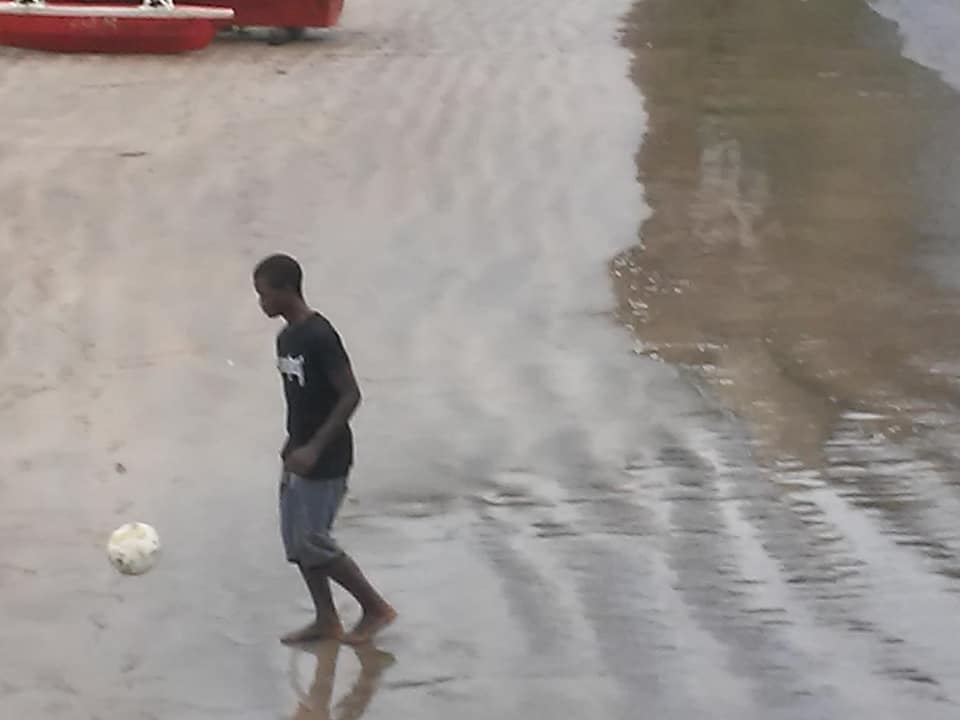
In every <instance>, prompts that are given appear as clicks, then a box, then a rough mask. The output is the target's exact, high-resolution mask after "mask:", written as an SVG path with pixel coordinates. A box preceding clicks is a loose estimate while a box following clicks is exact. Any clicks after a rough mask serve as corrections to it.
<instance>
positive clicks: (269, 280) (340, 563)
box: [253, 254, 397, 644]
mask: <svg viewBox="0 0 960 720" xmlns="http://www.w3.org/2000/svg"><path fill="white" fill-rule="evenodd" d="M253 282H254V287H255V289H256V291H257V295H258V296H259V298H260V307H261V308H262V309H263V312H264V313H265V314H266V316H267V317H270V318H275V317H278V316H279V317H283V319H284V320H286V323H287V324H286V327H284V329H283V330H282V331H281V332H280V334H279V335H278V336H277V367H278V369H279V370H280V375H281V377H282V379H283V390H284V396H285V399H286V404H287V440H286V442H285V443H284V446H283V449H282V450H281V451H280V456H281V458H282V460H283V473H282V476H281V481H280V526H281V534H282V536H283V544H284V549H285V552H286V556H287V560H289V561H290V562H291V563H293V564H295V565H297V567H298V568H299V569H300V573H301V574H302V575H303V579H304V581H305V582H306V585H307V589H308V590H309V591H310V596H311V597H312V599H313V604H314V607H315V608H316V619H315V620H314V622H312V623H311V624H309V625H307V626H306V627H304V628H302V629H301V630H297V631H294V632H292V633H289V634H288V635H285V636H283V638H282V641H283V642H284V643H288V644H290V643H299V642H308V641H314V640H321V639H327V638H334V639H341V640H343V641H344V642H347V643H350V644H359V643H362V642H366V641H367V640H370V639H371V638H372V637H373V636H374V634H376V633H377V632H378V631H379V630H381V629H382V628H384V627H386V626H387V625H389V624H390V623H391V622H393V620H394V619H395V618H396V616H397V613H396V611H395V610H394V609H393V608H392V607H391V606H390V605H389V604H388V603H387V602H386V601H385V600H384V599H383V598H382V597H381V596H380V594H379V593H378V592H377V591H376V590H375V589H374V588H373V586H372V585H371V584H370V583H369V582H368V581H367V579H366V578H365V577H364V575H363V573H362V572H361V571H360V568H359V567H357V564H356V563H355V562H354V561H353V560H352V559H351V558H350V556H349V555H347V554H346V553H345V552H344V551H343V550H342V549H341V548H340V546H339V545H337V543H336V541H335V540H334V539H333V537H332V535H331V529H332V527H333V521H334V518H335V517H336V514H337V511H338V510H339V509H340V504H341V502H342V501H343V497H344V495H345V494H346V492H347V478H348V475H349V473H350V469H351V468H352V466H353V434H352V432H351V430H350V425H349V421H350V418H351V417H352V415H353V412H354V410H356V408H357V406H358V405H359V404H360V389H359V387H357V381H356V378H355V377H354V374H353V370H352V369H351V365H350V359H349V358H348V356H347V353H346V350H345V349H344V347H343V343H342V342H341V340H340V336H339V335H338V334H337V331H336V330H335V329H334V327H333V325H331V324H330V322H329V321H328V320H327V319H326V318H325V317H323V315H321V314H320V313H318V312H317V311H316V310H313V309H312V308H311V307H310V306H309V305H307V303H306V301H305V300H304V298H303V290H302V285H303V271H302V270H301V268H300V265H299V264H298V263H297V261H296V260H294V259H293V258H292V257H290V256H288V255H280V254H278V255H271V256H270V257H267V258H265V259H264V260H262V261H261V262H260V263H259V264H258V265H257V266H256V268H255V269H254V271H253ZM330 579H333V580H334V581H336V582H337V583H338V584H339V585H341V586H343V588H344V589H345V590H347V591H348V592H349V593H350V594H351V595H353V597H354V598H355V599H356V600H357V602H359V603H360V607H361V608H362V610H363V617H362V618H361V619H360V621H359V622H358V623H357V625H356V627H355V628H353V630H352V631H351V632H349V633H347V634H346V635H344V633H343V625H342V624H341V623H340V618H339V616H338V615H337V610H336V608H335V606H334V604H333V599H332V597H331V595H330V582H329V580H330Z"/></svg>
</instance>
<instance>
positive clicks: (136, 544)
mask: <svg viewBox="0 0 960 720" xmlns="http://www.w3.org/2000/svg"><path fill="white" fill-rule="evenodd" d="M107 557H108V558H109V559H110V564H111V565H113V567H114V568H116V569H117V570H119V571H120V572H122V573H123V574H124V575H142V574H143V573H145V572H147V571H148V570H150V569H151V568H152V567H153V566H154V565H156V564H157V560H158V559H159V557H160V536H159V535H157V531H156V530H154V529H153V527H151V526H150V525H147V524H146V523H142V522H132V523H126V524H125V525H121V526H120V527H118V528H117V529H116V530H114V531H113V533H112V534H111V535H110V539H109V540H108V541H107Z"/></svg>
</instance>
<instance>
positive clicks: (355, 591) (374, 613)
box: [327, 554, 397, 645]
mask: <svg viewBox="0 0 960 720" xmlns="http://www.w3.org/2000/svg"><path fill="white" fill-rule="evenodd" d="M327 572H328V574H329V576H330V577H331V578H332V579H333V580H335V581H336V582H338V583H339V584H340V585H342V586H343V588H344V589H345V590H346V591H347V592H349V593H350V594H351V595H353V597H355V598H356V600H357V602H358V603H360V607H361V609H362V610H363V617H361V618H360V622H358V623H357V624H356V626H355V627H354V628H353V630H351V631H350V632H349V633H347V634H346V636H344V638H343V641H344V642H346V643H350V644H351V645H357V644H359V643H363V642H367V641H368V640H370V639H371V638H372V637H373V636H374V635H376V634H377V633H378V632H379V631H380V630H382V629H383V628H385V627H386V626H387V625H389V624H390V623H392V622H393V621H394V620H396V618H397V611H396V610H394V609H393V607H392V606H391V605H390V604H389V603H388V602H387V601H386V600H384V599H383V597H382V596H381V595H380V593H378V592H377V591H376V589H374V587H373V585H371V584H370V582H369V581H368V580H367V578H366V577H365V576H364V574H363V572H362V571H361V570H360V568H359V567H358V566H357V564H356V563H355V562H354V561H353V559H352V558H351V557H350V556H349V555H346V554H344V555H342V556H341V557H339V558H337V559H336V560H334V561H333V562H332V563H330V565H329V566H327Z"/></svg>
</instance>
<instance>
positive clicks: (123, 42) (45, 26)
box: [0, 0, 234, 54]
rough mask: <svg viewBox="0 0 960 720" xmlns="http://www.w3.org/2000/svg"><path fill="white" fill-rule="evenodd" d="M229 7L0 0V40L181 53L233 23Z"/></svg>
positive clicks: (160, 1) (165, 0)
mask: <svg viewBox="0 0 960 720" xmlns="http://www.w3.org/2000/svg"><path fill="white" fill-rule="evenodd" d="M233 17H234V12H233V10H232V9H231V8H229V7H214V6H199V5H179V6H174V5H173V2H172V0H144V2H143V3H142V4H140V5H131V4H109V3H104V4H96V5H94V4H90V3H83V2H77V3H70V2H52V3H50V4H46V3H45V2H43V0H15V1H14V2H0V45H11V46H13V47H20V48H29V49H32V50H49V51H54V52H85V53H151V54H153V53H182V52H188V51H191V50H200V49H201V48H204V47H206V46H207V45H209V44H210V41H211V40H213V38H214V36H215V35H216V33H217V30H218V29H219V28H220V27H222V26H224V25H229V24H231V22H232V20H233Z"/></svg>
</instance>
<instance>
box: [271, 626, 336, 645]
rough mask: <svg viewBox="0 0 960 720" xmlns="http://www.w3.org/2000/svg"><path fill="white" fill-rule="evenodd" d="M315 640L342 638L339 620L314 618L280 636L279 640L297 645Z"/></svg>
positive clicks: (285, 643) (286, 643)
mask: <svg viewBox="0 0 960 720" xmlns="http://www.w3.org/2000/svg"><path fill="white" fill-rule="evenodd" d="M317 640H343V625H341V624H340V622H339V621H329V620H327V621H323V622H321V621H320V620H316V621H314V622H312V623H310V624H309V625H307V626H306V627H303V628H300V629H299V630H294V631H293V632H289V633H287V634H286V635H284V636H283V637H281V638H280V642H282V643H283V644H284V645H298V644H300V643H307V642H316V641H317Z"/></svg>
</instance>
